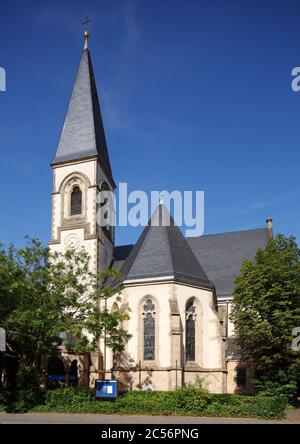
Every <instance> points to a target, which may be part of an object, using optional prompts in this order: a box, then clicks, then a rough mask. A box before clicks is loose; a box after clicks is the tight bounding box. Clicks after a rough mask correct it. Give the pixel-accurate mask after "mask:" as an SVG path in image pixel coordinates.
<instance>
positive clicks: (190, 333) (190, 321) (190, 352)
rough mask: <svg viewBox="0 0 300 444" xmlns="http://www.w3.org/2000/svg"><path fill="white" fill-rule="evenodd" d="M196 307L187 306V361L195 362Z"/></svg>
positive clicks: (191, 303)
mask: <svg viewBox="0 0 300 444" xmlns="http://www.w3.org/2000/svg"><path fill="white" fill-rule="evenodd" d="M195 342H196V339H195V305H194V304H193V302H190V303H188V304H187V306H186V360H187V361H195Z"/></svg>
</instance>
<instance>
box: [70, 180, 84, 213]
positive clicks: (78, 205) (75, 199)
mask: <svg viewBox="0 0 300 444" xmlns="http://www.w3.org/2000/svg"><path fill="white" fill-rule="evenodd" d="M81 213H82V193H81V190H80V188H79V187H78V186H75V187H74V188H73V190H72V193H71V216H75V215H76V214H81Z"/></svg>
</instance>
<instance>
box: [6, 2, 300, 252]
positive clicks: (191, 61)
mask: <svg viewBox="0 0 300 444" xmlns="http://www.w3.org/2000/svg"><path fill="white" fill-rule="evenodd" d="M86 15H88V16H90V17H92V18H93V23H92V24H91V26H90V31H91V38H90V49H91V54H92V59H93V64H94V70H95V73H96V79H97V85H98V90H99V94H100V100H101V107H102V114H103V119H104V123H105V128H106V136H107V141H108V145H109V150H110V156H111V162H112V167H113V172H114V176H115V180H116V181H117V182H128V187H129V190H134V189H141V190H145V191H146V192H149V191H150V190H161V189H167V190H169V191H172V190H177V189H178V190H182V191H183V190H204V192H205V234H209V233H215V232H224V231H233V230H244V229H250V228H258V227H263V226H265V219H266V218H267V217H269V216H271V217H273V219H274V226H275V230H276V232H282V233H285V234H287V235H290V234H294V235H296V236H297V238H298V240H299V239H300V226H299V223H298V221H299V218H300V206H299V200H300V187H299V160H300V154H299V152H300V150H299V141H300V92H299V93H295V92H293V91H292V89H291V81H292V77H291V71H292V68H293V67H295V66H300V27H299V16H300V4H299V2H297V1H296V0H295V1H293V0H289V1H287V0H276V1H273V0H259V1H255V0H243V1H240V0H201V1H199V0H188V1H187V0H163V1H161V0H97V1H91V0H86V1H85V2H83V1H77V0H75V1H74V0H72V1H67V0H60V1H56V0H51V1H33V0H26V2H24V1H23V0H14V1H11V0H1V14H0V37H1V38H0V66H2V67H4V68H5V69H6V72H7V92H5V93H0V165H1V174H0V190H1V191H0V193H1V200H0V215H1V217H0V239H1V240H3V241H5V242H6V243H8V242H10V241H13V242H14V243H16V244H17V245H22V244H23V243H24V235H25V234H30V235H33V236H37V237H40V238H41V239H42V240H43V242H45V243H46V242H48V240H49V238H50V231H51V227H50V221H51V218H50V214H51V191H52V173H51V169H50V166H49V164H50V161H51V160H52V158H53V156H54V154H55V151H56V147H57V143H58V140H59V135H60V131H61V128H62V124H63V120H64V116H65V112H66V108H67V105H68V101H69V98H70V93H71V89H72V86H73V82H74V77H75V74H76V70H77V67H78V63H79V59H80V55H81V50H82V45H83V40H82V26H81V22H82V20H83V17H85V16H86ZM140 231H141V230H140V229H139V228H138V229H133V228H122V229H121V228H120V229H118V230H117V243H118V244H122V243H131V242H134V241H135V240H136V239H137V237H138V235H139V233H140Z"/></svg>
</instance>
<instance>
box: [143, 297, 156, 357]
mask: <svg viewBox="0 0 300 444" xmlns="http://www.w3.org/2000/svg"><path fill="white" fill-rule="evenodd" d="M143 317H144V361H154V360H155V305H154V304H153V302H152V300H151V299H147V300H146V301H145V304H144V306H143Z"/></svg>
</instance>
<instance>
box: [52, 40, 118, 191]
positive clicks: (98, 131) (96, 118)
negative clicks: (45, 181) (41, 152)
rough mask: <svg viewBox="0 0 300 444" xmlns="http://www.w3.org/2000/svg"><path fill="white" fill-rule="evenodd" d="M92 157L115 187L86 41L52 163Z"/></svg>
mask: <svg viewBox="0 0 300 444" xmlns="http://www.w3.org/2000/svg"><path fill="white" fill-rule="evenodd" d="M92 156H97V157H98V158H99V162H100V164H101V166H102V168H103V170H104V172H105V174H106V176H107V178H108V179H109V180H110V182H111V184H112V185H113V186H115V184H114V180H113V176H112V171H111V166H110V161H109V155H108V149H107V144H106V139H105V133H104V127H103V121H102V116H101V111H100V105H99V99H98V93H97V87H96V81H95V76H94V71H93V66H92V60H91V56H90V52H89V49H88V48H87V44H86V45H85V48H84V50H83V52H82V56H81V60H80V64H79V69H78V72H77V77H76V80H75V84H74V87H73V92H72V96H71V100H70V103H69V108H68V111H67V115H66V118H65V123H64V126H63V129H62V133H61V137H60V141H59V144H58V148H57V151H56V155H55V158H54V160H53V161H52V163H51V165H56V164H59V163H62V162H67V161H72V160H80V159H83V158H87V157H92Z"/></svg>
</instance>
